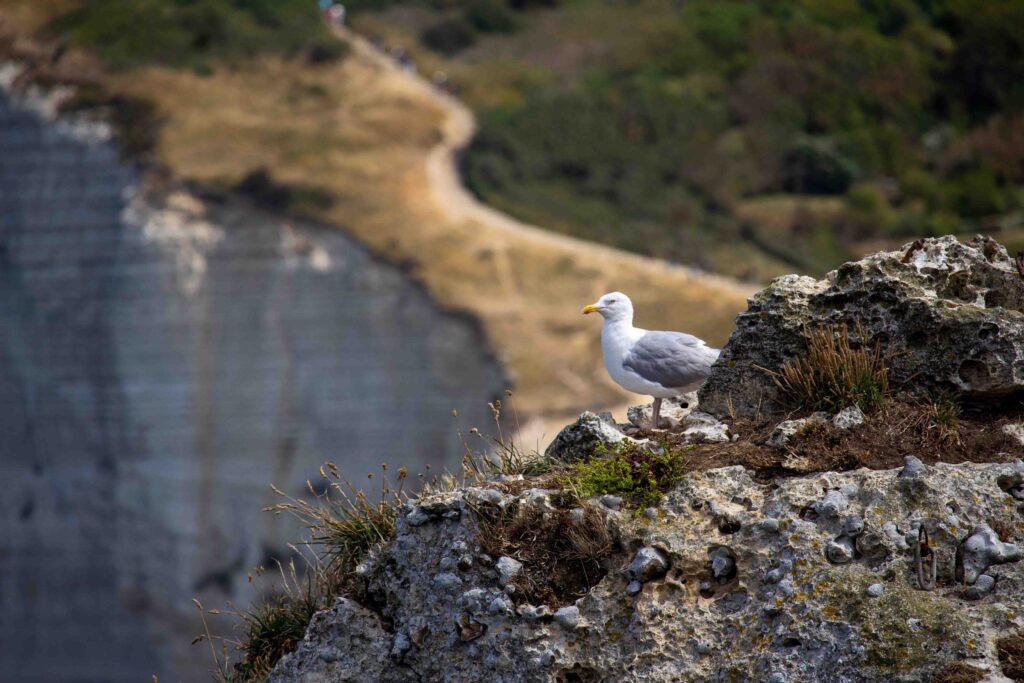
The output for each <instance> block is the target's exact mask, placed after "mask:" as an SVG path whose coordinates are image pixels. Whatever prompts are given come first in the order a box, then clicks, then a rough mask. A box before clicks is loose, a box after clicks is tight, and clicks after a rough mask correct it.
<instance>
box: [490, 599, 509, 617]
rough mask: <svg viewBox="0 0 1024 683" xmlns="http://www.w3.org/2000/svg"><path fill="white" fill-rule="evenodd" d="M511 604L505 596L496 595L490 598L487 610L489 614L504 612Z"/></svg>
mask: <svg viewBox="0 0 1024 683" xmlns="http://www.w3.org/2000/svg"><path fill="white" fill-rule="evenodd" d="M510 608H511V605H510V604H509V601H508V600H506V599H505V598H503V597H501V596H498V597H496V598H494V599H493V600H491V604H489V605H488V606H487V611H488V612H490V613H491V614H505V613H507V612H508V611H509V609H510Z"/></svg>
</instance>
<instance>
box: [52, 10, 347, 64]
mask: <svg viewBox="0 0 1024 683" xmlns="http://www.w3.org/2000/svg"><path fill="white" fill-rule="evenodd" d="M53 29H55V30H56V31H58V32H61V33H69V34H70V35H71V36H72V38H73V39H74V40H76V41H77V42H79V43H81V44H83V45H87V46H89V47H91V48H94V49H95V50H97V51H98V52H99V54H100V56H102V57H103V58H104V60H105V61H106V62H107V63H108V64H110V65H111V66H113V67H115V68H130V67H134V66H139V65H142V64H152V63H157V64H167V65H171V66H187V67H193V68H196V69H206V68H208V67H209V64H210V61H211V60H215V59H226V60H237V59H242V58H245V57H250V56H252V55H255V54H258V53H261V52H279V53H285V54H294V53H298V52H301V51H303V50H308V49H313V50H314V51H315V55H314V58H315V61H325V60H330V59H337V58H340V57H341V56H343V55H344V49H343V48H341V49H339V47H338V43H340V41H338V40H337V39H335V38H333V37H332V36H331V35H330V34H329V32H328V30H327V28H326V26H325V25H324V23H323V21H322V20H321V18H320V16H319V13H318V11H317V6H316V3H315V2H313V0H93V1H92V2H88V3H84V4H83V5H82V6H81V8H80V9H78V10H75V11H73V12H71V13H70V14H68V15H65V16H64V17H62V18H61V19H59V20H58V21H57V22H55V23H54V24H53Z"/></svg>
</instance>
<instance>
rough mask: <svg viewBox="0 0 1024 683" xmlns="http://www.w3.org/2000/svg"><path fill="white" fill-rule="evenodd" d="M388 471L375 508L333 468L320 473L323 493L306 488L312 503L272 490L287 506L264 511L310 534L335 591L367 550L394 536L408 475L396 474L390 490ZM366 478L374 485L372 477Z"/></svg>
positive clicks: (310, 486) (402, 470) (326, 467)
mask: <svg viewBox="0 0 1024 683" xmlns="http://www.w3.org/2000/svg"><path fill="white" fill-rule="evenodd" d="M387 469H388V466H387V464H383V465H381V477H380V481H381V488H380V496H379V498H378V499H377V501H376V502H371V501H370V499H369V497H368V496H367V495H366V493H365V492H364V491H363V490H362V489H359V488H356V486H355V485H353V484H352V483H351V482H350V481H348V480H347V479H345V478H344V477H343V476H342V475H341V474H340V473H339V471H338V468H337V466H335V465H334V464H333V463H326V464H325V465H323V466H322V467H321V468H320V475H321V476H322V477H323V479H324V482H325V483H326V486H325V488H324V490H323V491H322V492H320V491H318V490H317V489H315V488H314V487H313V484H312V483H311V482H309V481H307V482H306V487H307V489H308V490H309V493H310V495H311V496H312V502H310V501H307V500H305V499H301V498H293V497H291V496H289V495H287V494H286V493H284V492H283V491H281V490H280V489H278V488H277V487H276V486H273V487H271V488H272V489H273V491H274V493H276V494H277V495H279V496H281V497H282V498H284V499H285V502H283V503H279V504H277V505H274V506H271V507H268V508H266V511H267V512H273V513H275V514H281V513H288V514H292V515H294V516H295V517H297V518H298V519H299V521H301V522H302V523H303V524H304V525H305V526H306V527H308V528H309V531H310V540H309V541H308V543H309V544H310V545H313V546H318V547H320V548H321V549H322V550H323V556H324V558H325V559H326V560H327V572H328V573H329V574H331V575H332V576H333V577H334V579H335V580H334V584H335V586H336V587H337V588H339V589H340V588H345V587H346V586H345V585H344V584H345V583H346V582H347V578H348V577H349V575H350V574H351V572H352V570H353V569H355V567H356V565H357V564H359V562H360V561H362V559H363V558H364V557H366V554H367V553H368V552H369V551H370V549H371V548H373V547H374V546H376V545H378V544H380V543H384V542H387V541H389V540H390V539H391V538H392V537H393V536H394V533H395V516H396V514H397V510H398V508H399V506H401V504H402V502H403V500H404V498H405V493H404V490H403V489H404V485H405V480H406V478H407V477H408V471H407V470H406V469H405V468H404V467H402V468H399V470H398V477H397V484H396V486H395V487H394V488H392V486H391V483H390V482H389V480H388V476H387ZM368 478H369V479H370V480H372V479H373V474H370V475H368Z"/></svg>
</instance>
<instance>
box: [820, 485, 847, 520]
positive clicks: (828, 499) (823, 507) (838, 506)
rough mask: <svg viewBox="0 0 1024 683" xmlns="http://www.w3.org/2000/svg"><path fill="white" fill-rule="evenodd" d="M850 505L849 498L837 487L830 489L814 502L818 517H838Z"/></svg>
mask: <svg viewBox="0 0 1024 683" xmlns="http://www.w3.org/2000/svg"><path fill="white" fill-rule="evenodd" d="M849 505H850V499H849V498H847V496H846V494H845V493H843V492H842V491H840V490H839V489H832V490H831V491H829V492H827V493H826V494H825V497H824V498H822V499H821V500H820V501H818V502H817V503H815V504H814V509H815V510H816V511H817V513H818V516H819V517H838V516H839V515H840V514H842V513H843V512H845V511H846V508H847V507H848V506H849Z"/></svg>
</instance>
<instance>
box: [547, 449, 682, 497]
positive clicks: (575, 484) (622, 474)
mask: <svg viewBox="0 0 1024 683" xmlns="http://www.w3.org/2000/svg"><path fill="white" fill-rule="evenodd" d="M658 450H659V452H657V453H656V452H652V451H651V450H648V449H647V448H646V447H645V446H640V445H637V444H634V443H632V442H622V443H621V444H620V445H619V446H618V447H617V448H616V449H615V450H611V451H605V452H604V453H603V455H604V456H605V457H595V458H593V459H591V460H589V461H587V462H584V463H579V464H577V465H575V466H574V467H573V469H572V471H571V472H570V474H569V475H568V481H567V482H566V485H567V487H570V488H574V489H575V490H576V491H577V492H578V493H579V495H581V496H583V497H588V496H597V495H602V494H613V495H619V496H625V497H627V498H629V499H630V500H632V501H633V502H634V503H636V504H637V505H638V506H639V507H640V508H646V507H651V506H653V505H657V504H658V502H659V501H660V500H661V498H662V494H663V493H664V491H666V490H668V488H669V487H671V486H672V485H673V484H675V483H677V482H678V481H679V480H681V479H682V478H683V472H684V463H683V457H682V453H683V452H682V451H679V450H673V449H672V448H669V447H668V445H667V444H663V445H662V446H661V447H660V448H659V449H658Z"/></svg>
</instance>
